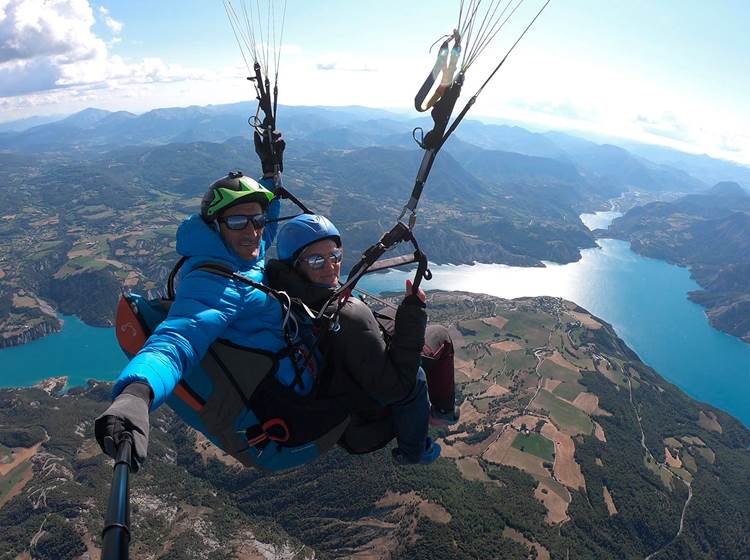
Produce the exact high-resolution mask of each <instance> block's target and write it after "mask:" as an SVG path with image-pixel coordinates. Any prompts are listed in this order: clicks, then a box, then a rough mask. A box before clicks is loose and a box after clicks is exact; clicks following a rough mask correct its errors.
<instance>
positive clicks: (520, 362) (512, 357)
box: [505, 350, 537, 371]
mask: <svg viewBox="0 0 750 560" xmlns="http://www.w3.org/2000/svg"><path fill="white" fill-rule="evenodd" d="M505 359H506V360H507V361H508V368H507V369H508V371H511V370H519V371H521V370H528V371H534V369H535V368H536V364H537V361H536V356H534V355H533V354H527V353H526V350H513V351H512V352H508V353H507V355H506V358H505Z"/></svg>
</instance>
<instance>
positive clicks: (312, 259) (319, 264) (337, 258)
mask: <svg viewBox="0 0 750 560" xmlns="http://www.w3.org/2000/svg"><path fill="white" fill-rule="evenodd" d="M343 258H344V251H343V250H342V249H340V248H336V249H334V250H333V251H331V252H330V253H328V254H327V255H307V256H306V257H300V258H299V259H298V262H303V263H306V264H307V266H309V267H310V268H311V269H312V270H320V269H321V268H323V267H324V266H325V265H326V263H327V262H328V261H330V262H331V263H332V264H339V263H340V262H341V261H342V259H343Z"/></svg>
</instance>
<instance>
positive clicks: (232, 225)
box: [216, 214, 266, 231]
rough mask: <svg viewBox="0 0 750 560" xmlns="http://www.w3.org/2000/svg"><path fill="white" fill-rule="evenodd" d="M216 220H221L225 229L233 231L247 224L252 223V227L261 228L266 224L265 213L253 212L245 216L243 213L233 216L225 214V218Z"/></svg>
mask: <svg viewBox="0 0 750 560" xmlns="http://www.w3.org/2000/svg"><path fill="white" fill-rule="evenodd" d="M216 221H217V222H221V223H222V224H224V225H225V226H227V229H231V230H233V231H240V230H243V229H245V228H246V227H247V225H248V224H252V225H253V228H254V229H263V227H265V225H266V215H265V214H253V215H252V216H245V215H244V214H235V215H233V216H226V217H225V218H217V220H216Z"/></svg>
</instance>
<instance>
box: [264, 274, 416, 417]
mask: <svg viewBox="0 0 750 560" xmlns="http://www.w3.org/2000/svg"><path fill="white" fill-rule="evenodd" d="M266 278H267V281H268V282H269V284H270V286H271V287H272V288H275V289H277V290H284V291H286V292H287V293H288V294H289V295H290V296H291V297H296V298H299V299H301V300H302V301H304V302H305V303H306V304H307V305H308V306H309V307H311V308H313V309H315V310H319V309H320V307H321V306H322V305H324V304H325V302H326V301H327V300H328V298H329V297H330V296H331V294H332V291H333V290H332V289H331V288H327V287H321V286H316V285H313V284H311V283H309V282H308V281H307V280H305V279H303V278H302V277H301V276H300V274H298V273H297V271H295V270H293V269H292V268H291V267H290V266H289V265H287V264H286V263H284V262H281V261H278V260H271V261H269V262H268V263H267V264H266ZM339 325H340V329H339V330H338V331H336V332H328V333H326V334H325V336H324V337H323V338H322V340H321V346H322V347H321V350H322V351H323V354H324V355H325V357H326V365H327V366H328V371H326V372H324V374H323V375H322V380H321V390H322V391H323V393H324V394H325V395H327V396H335V395H336V396H338V395H346V396H347V397H348V399H349V401H350V402H351V404H352V407H353V409H355V410H357V409H363V408H372V407H373V406H377V405H388V404H391V403H394V402H398V401H399V400H401V399H403V398H404V397H406V396H407V395H408V394H409V392H410V391H411V390H412V388H413V386H414V383H415V382H416V376H417V370H418V369H419V365H420V353H421V352H422V348H423V347H424V333H425V328H426V326H427V313H426V311H425V306H424V304H423V303H422V302H421V301H420V300H419V298H417V297H416V296H413V295H412V296H408V297H406V298H404V301H403V302H402V303H401V305H399V306H398V310H397V311H396V317H395V324H394V331H393V336H392V337H389V339H390V340H388V341H387V342H386V340H385V338H384V336H383V333H382V331H381V328H380V325H379V324H378V321H377V320H376V319H375V316H374V315H373V312H372V311H371V310H370V308H369V307H368V306H367V305H366V304H365V303H364V302H363V301H362V300H360V299H358V298H355V297H350V298H349V300H348V301H347V302H346V303H345V304H344V307H343V308H342V309H341V313H340V315H339Z"/></svg>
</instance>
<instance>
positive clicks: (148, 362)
mask: <svg viewBox="0 0 750 560" xmlns="http://www.w3.org/2000/svg"><path fill="white" fill-rule="evenodd" d="M281 149H283V146H282V147H281ZM276 150H277V153H278V151H279V147H278V145H277V147H276ZM261 161H263V157H261ZM266 167H267V166H266V165H265V164H264V171H266V169H265V168H266ZM269 171H270V170H269ZM265 175H271V173H268V172H267V173H265ZM272 182H273V179H272V177H268V176H266V177H265V178H264V179H263V180H261V182H260V183H259V182H256V181H254V180H253V179H251V178H249V177H245V176H244V175H242V173H241V172H233V173H230V174H228V175H227V176H225V177H222V178H221V179H219V180H218V181H216V182H214V183H213V184H212V185H211V187H210V188H209V189H208V191H207V192H206V195H205V196H204V198H203V201H202V203H201V213H200V215H193V216H190V217H189V218H187V219H186V220H185V221H184V222H183V223H182V224H181V225H180V227H179V229H178V231H177V252H178V253H179V254H180V255H182V256H183V257H186V260H185V262H184V264H183V266H182V268H181V270H180V283H179V286H178V289H177V292H176V298H175V300H174V302H173V303H172V305H171V308H170V310H169V314H168V316H167V318H166V319H165V320H164V321H162V322H161V323H160V324H159V325H158V327H157V328H156V329H155V331H154V332H153V333H152V335H151V336H150V337H149V338H148V340H147V342H146V344H145V345H144V346H143V348H142V349H141V350H140V351H139V352H138V353H137V354H136V355H135V356H134V358H133V359H132V360H131V361H130V363H129V364H128V365H127V366H126V367H125V369H124V370H123V371H122V373H121V374H120V375H119V376H118V378H117V380H116V382H115V385H114V388H113V392H112V394H113V398H114V402H113V403H112V405H111V406H110V407H109V408H108V409H107V410H106V411H105V412H104V413H103V414H102V415H101V416H100V417H99V418H97V420H96V423H95V433H96V438H97V441H98V442H99V444H100V445H101V447H102V449H103V450H104V451H105V452H106V453H107V454H109V455H112V456H114V454H115V452H116V448H117V446H118V444H119V442H120V440H121V438H122V437H123V434H124V433H125V432H129V433H131V434H132V437H133V439H134V467H135V468H136V469H137V468H138V466H139V465H140V464H141V463H142V462H143V460H144V459H145V457H146V451H147V446H148V431H149V422H148V413H149V410H154V409H156V408H157V407H159V406H160V405H161V404H162V403H164V402H165V401H166V400H167V399H169V404H170V406H172V408H175V410H176V412H177V413H178V414H179V415H180V416H181V417H183V419H184V420H185V421H186V422H187V423H188V424H190V425H191V426H193V427H194V428H196V429H198V430H199V431H201V432H203V433H204V434H206V435H207V436H209V438H210V439H212V441H214V443H216V444H218V445H220V446H221V447H222V448H224V450H225V451H227V452H228V453H230V454H233V455H234V456H237V458H238V459H240V460H241V461H242V462H243V463H245V464H252V465H255V466H258V465H256V463H258V462H259V461H258V457H259V456H260V455H261V454H263V457H262V461H260V462H261V463H262V464H261V465H259V466H261V467H267V468H270V469H272V470H274V469H277V468H288V467H291V466H296V465H297V464H303V463H305V462H307V461H309V460H311V459H313V458H314V457H315V456H316V455H317V453H316V450H315V449H314V448H305V449H297V450H295V451H296V452H295V453H294V454H293V457H292V455H290V454H289V453H286V454H285V453H282V452H281V451H280V450H279V447H277V446H273V447H274V448H275V450H274V449H270V448H269V449H266V448H265V447H264V446H259V447H252V445H251V446H250V447H248V440H249V439H251V438H250V435H249V431H248V435H247V437H241V436H238V435H237V434H238V433H239V434H242V436H244V435H245V434H244V433H243V430H245V429H247V430H251V429H253V428H255V427H257V426H256V425H258V424H262V421H259V420H258V419H257V418H256V417H255V416H253V411H252V410H250V409H249V408H248V403H247V402H246V400H241V399H239V398H238V397H236V393H237V392H236V391H233V390H232V388H231V387H229V388H227V387H225V388H223V389H222V387H220V386H219V385H220V384H221V383H225V384H226V381H225V380H222V379H219V378H217V377H214V378H210V376H208V375H203V374H202V373H204V372H203V371H202V370H201V368H200V367H197V366H199V365H200V364H201V361H202V360H203V359H204V357H205V356H206V354H207V353H208V352H209V347H210V346H211V345H212V344H213V343H214V342H216V341H217V340H221V341H226V342H227V343H228V344H230V345H234V346H236V347H244V348H253V349H258V350H260V351H261V352H262V353H263V355H265V356H266V357H267V356H271V358H272V361H273V367H275V378H276V380H278V381H279V382H280V384H281V385H283V386H286V387H290V389H289V391H290V392H292V391H293V392H294V393H296V394H298V395H306V394H308V393H309V392H310V391H311V389H312V386H313V376H312V373H311V368H310V367H307V366H309V364H306V365H305V366H306V367H300V366H299V364H298V363H296V362H295V361H294V360H293V357H294V356H290V355H289V353H288V352H287V350H288V348H289V339H288V336H287V333H285V331H284V327H283V325H282V322H283V318H284V309H283V308H282V306H281V304H280V303H279V301H278V300H277V299H275V298H274V297H273V296H271V295H269V294H268V293H267V292H264V291H263V290H260V289H257V288H255V287H253V286H251V285H248V284H247V283H244V282H242V281H238V279H236V278H231V277H227V276H226V275H220V274H215V273H212V272H210V271H206V270H204V269H200V267H201V265H205V264H207V263H210V264H211V265H219V266H220V267H222V268H224V269H226V270H229V271H231V272H232V273H236V274H238V275H240V276H242V277H244V278H247V279H249V280H252V281H255V282H258V283H260V282H262V280H263V274H264V266H265V263H264V258H265V254H266V249H267V247H269V246H270V244H271V243H272V241H273V238H274V236H275V234H276V229H277V223H276V221H275V220H276V218H277V217H278V214H279V210H280V203H279V201H278V199H277V198H275V197H274V195H273V193H272V192H271V190H270V189H272V188H273V185H272ZM196 372H198V373H196ZM185 380H187V381H189V382H190V384H189V387H190V391H192V392H193V393H196V394H195V395H193V396H194V399H193V401H195V400H196V399H197V400H198V401H199V402H201V403H203V404H205V406H200V407H199V406H193V407H192V408H191V407H190V406H185V404H184V402H182V401H180V400H179V399H176V398H174V393H175V389H176V388H177V389H179V388H180V384H181V383H182V382H184V381H185ZM222 391H223V393H222ZM178 394H179V391H178ZM235 401H236V402H235ZM187 402H188V403H189V402H191V401H190V399H188V400H187ZM228 414H231V415H233V417H232V418H231V419H230V420H231V422H227V415H228ZM235 416H236V417H235ZM217 426H219V427H222V429H223V432H221V433H218V432H217ZM261 427H262V428H263V430H265V429H266V426H261ZM272 427H273V426H272ZM342 429H343V428H342ZM263 430H261V431H263ZM264 435H265V433H261V434H260V436H261V439H262V436H264ZM243 453H244V456H241V455H242V454H243Z"/></svg>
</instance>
